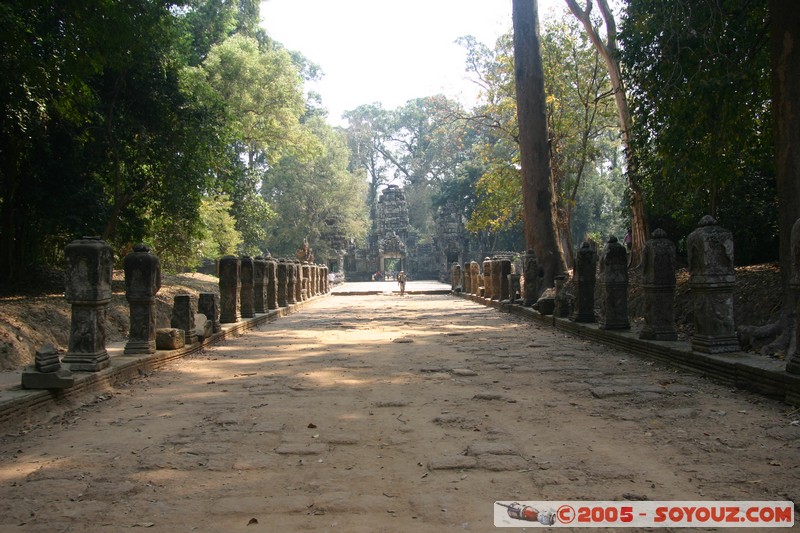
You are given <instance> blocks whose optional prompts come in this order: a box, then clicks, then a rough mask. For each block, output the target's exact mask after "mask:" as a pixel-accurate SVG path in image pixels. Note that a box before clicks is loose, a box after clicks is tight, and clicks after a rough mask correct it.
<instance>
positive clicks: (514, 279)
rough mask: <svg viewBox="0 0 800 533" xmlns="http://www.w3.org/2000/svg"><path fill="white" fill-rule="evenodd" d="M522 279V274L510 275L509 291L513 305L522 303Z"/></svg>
mask: <svg viewBox="0 0 800 533" xmlns="http://www.w3.org/2000/svg"><path fill="white" fill-rule="evenodd" d="M521 278H522V276H521V275H520V274H509V275H508V291H509V297H510V300H511V303H518V301H521V289H520V283H521Z"/></svg>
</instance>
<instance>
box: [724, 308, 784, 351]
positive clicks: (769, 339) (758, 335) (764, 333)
mask: <svg viewBox="0 0 800 533" xmlns="http://www.w3.org/2000/svg"><path fill="white" fill-rule="evenodd" d="M795 328H796V321H795V316H794V313H791V312H788V313H787V312H783V313H781V316H780V318H779V319H778V320H777V321H775V322H771V323H769V324H766V325H764V326H740V327H739V328H737V333H738V335H739V343H740V344H741V346H742V348H743V349H745V350H758V351H759V352H760V353H761V354H763V355H769V356H773V357H778V358H781V359H783V358H785V357H786V356H787V354H792V353H795V350H797V336H796V335H795Z"/></svg>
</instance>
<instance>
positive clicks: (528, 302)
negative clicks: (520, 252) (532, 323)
mask: <svg viewBox="0 0 800 533" xmlns="http://www.w3.org/2000/svg"><path fill="white" fill-rule="evenodd" d="M522 265H523V266H522V275H523V278H524V279H523V286H522V291H523V292H524V294H523V296H522V305H524V306H525V307H530V306H532V305H533V304H535V303H536V301H537V300H538V299H539V294H538V292H539V263H538V262H537V261H536V254H535V253H534V251H533V250H528V251H527V252H525V258H524V262H523V263H522Z"/></svg>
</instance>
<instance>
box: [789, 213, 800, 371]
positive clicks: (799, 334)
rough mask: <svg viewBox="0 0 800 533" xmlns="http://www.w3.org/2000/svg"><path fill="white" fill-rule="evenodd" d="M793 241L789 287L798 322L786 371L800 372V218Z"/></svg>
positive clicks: (794, 228) (793, 229)
mask: <svg viewBox="0 0 800 533" xmlns="http://www.w3.org/2000/svg"><path fill="white" fill-rule="evenodd" d="M791 241H792V247H791V256H792V273H791V278H790V279H789V287H790V288H791V290H792V292H794V298H795V301H796V302H797V304H796V305H797V308H796V309H795V320H796V323H795V329H794V333H795V351H794V352H793V353H789V356H788V357H787V361H786V371H787V372H789V373H791V374H800V354H798V350H800V344H798V341H800V218H798V219H797V221H796V222H795V223H794V225H793V226H792V236H791Z"/></svg>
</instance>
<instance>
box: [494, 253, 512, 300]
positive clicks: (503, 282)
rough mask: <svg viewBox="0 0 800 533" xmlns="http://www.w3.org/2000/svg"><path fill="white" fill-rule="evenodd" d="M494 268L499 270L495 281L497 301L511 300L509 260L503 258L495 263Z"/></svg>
mask: <svg viewBox="0 0 800 533" xmlns="http://www.w3.org/2000/svg"><path fill="white" fill-rule="evenodd" d="M495 267H496V268H497V269H498V270H499V274H498V279H497V284H498V286H497V299H498V300H500V301H501V302H502V301H505V300H509V301H510V300H511V287H510V285H509V276H510V275H511V259H509V258H507V257H506V258H503V259H500V260H499V261H497V264H496V265H495Z"/></svg>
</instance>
